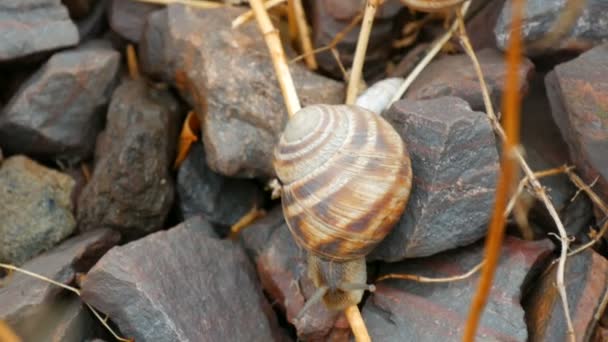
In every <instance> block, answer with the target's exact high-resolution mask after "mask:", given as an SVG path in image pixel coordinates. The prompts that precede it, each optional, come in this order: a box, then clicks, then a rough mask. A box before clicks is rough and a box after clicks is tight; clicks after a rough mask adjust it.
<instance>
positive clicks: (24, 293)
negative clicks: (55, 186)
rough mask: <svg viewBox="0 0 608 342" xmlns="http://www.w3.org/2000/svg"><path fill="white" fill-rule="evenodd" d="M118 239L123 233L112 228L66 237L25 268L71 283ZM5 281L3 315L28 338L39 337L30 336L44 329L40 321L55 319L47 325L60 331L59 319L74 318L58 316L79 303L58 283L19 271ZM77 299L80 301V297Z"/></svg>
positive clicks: (0, 294) (0, 309)
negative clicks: (67, 295) (74, 302)
mask: <svg viewBox="0 0 608 342" xmlns="http://www.w3.org/2000/svg"><path fill="white" fill-rule="evenodd" d="M119 239H120V235H119V234H118V233H117V232H114V231H111V230H109V229H100V230H95V231H91V232H87V233H84V234H81V235H78V236H76V237H73V238H71V239H69V240H66V241H65V242H63V243H62V244H61V245H59V246H57V247H55V248H54V249H52V250H50V251H48V252H46V253H44V254H41V255H39V256H38V257H36V258H34V259H32V260H30V261H29V262H27V263H25V264H24V265H23V266H22V268H24V269H26V270H28V271H32V272H34V273H37V274H40V275H42V276H45V277H47V278H50V279H53V280H55V281H58V282H60V283H62V284H71V283H73V281H74V278H75V276H76V273H77V272H86V271H88V270H89V268H91V266H93V264H94V263H95V262H96V261H97V259H98V258H99V257H101V255H103V254H104V253H105V252H106V251H107V250H108V249H110V248H111V247H112V246H114V245H115V244H116V243H118V241H119ZM3 285H4V286H3V287H0V319H2V320H5V321H6V322H7V323H8V324H9V325H10V326H11V327H12V328H13V329H14V330H15V331H16V332H17V333H18V334H19V335H20V336H22V337H23V338H24V339H25V340H26V341H36V340H38V339H30V338H27V337H30V336H32V334H37V333H38V332H37V331H40V330H45V329H43V326H44V325H43V324H40V323H41V322H55V323H53V324H49V325H48V326H46V327H45V328H48V329H50V330H54V331H58V330H61V329H59V328H58V327H59V326H60V325H59V323H61V322H63V323H62V324H63V325H65V323H66V322H69V321H72V319H69V320H65V319H57V318H58V317H57V315H60V313H61V312H67V313H69V312H72V313H73V312H74V310H73V309H69V310H67V311H64V310H63V309H65V308H66V306H67V307H71V306H73V305H76V304H73V303H72V299H74V298H71V297H68V298H65V296H63V295H64V294H65V292H64V291H65V290H63V289H61V288H59V287H58V286H56V285H53V284H49V283H47V282H45V281H41V280H39V279H36V278H33V277H30V276H28V275H25V274H21V273H17V272H15V273H13V274H12V275H11V276H10V278H8V279H5V280H3ZM66 301H67V303H66ZM76 301H77V302H78V305H79V304H80V301H79V300H76ZM77 311H78V310H77ZM77 316H78V315H77ZM72 317H73V316H72ZM73 319H77V317H75V318H74V317H73ZM66 330H67V329H66ZM66 334H68V332H67V331H66ZM46 336H48V335H46ZM58 341H64V340H63V339H59V340H58Z"/></svg>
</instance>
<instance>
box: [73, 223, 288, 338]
mask: <svg viewBox="0 0 608 342" xmlns="http://www.w3.org/2000/svg"><path fill="white" fill-rule="evenodd" d="M187 222H188V221H186V223H187ZM205 230H206V229H204V227H203V228H202V229H201V228H199V227H198V226H197V225H188V224H182V225H179V226H176V227H174V228H171V229H170V230H168V231H161V232H157V233H154V234H151V235H148V236H146V237H145V238H142V239H139V240H137V241H134V242H131V243H129V244H127V245H124V246H120V247H115V248H113V249H112V250H110V251H109V252H108V253H107V254H106V255H104V256H103V258H101V260H100V261H99V262H98V263H97V264H96V265H95V266H94V267H93V268H92V269H91V271H90V272H89V273H88V274H87V276H86V277H85V279H84V281H83V282H82V298H83V299H84V300H85V301H86V302H87V303H89V304H91V305H93V306H95V307H96V308H99V310H101V311H102V312H104V313H106V314H108V315H109V316H110V317H111V318H112V321H113V322H114V323H116V324H117V325H118V327H119V328H120V330H121V332H122V333H123V334H124V335H126V336H128V337H130V338H134V339H135V341H141V342H145V341H273V340H276V333H277V330H276V329H277V327H276V322H275V319H276V318H275V317H274V312H272V309H271V308H270V305H269V304H268V302H267V301H266V298H265V297H264V295H263V293H262V289H261V287H260V286H259V283H258V280H257V277H256V274H255V270H254V268H253V266H252V265H251V262H250V261H249V259H248V258H247V256H246V254H245V252H244V251H243V249H242V248H241V247H240V246H239V245H238V244H235V243H233V242H231V241H225V240H219V239H217V238H214V237H211V236H209V234H208V233H207V232H206V231H205Z"/></svg>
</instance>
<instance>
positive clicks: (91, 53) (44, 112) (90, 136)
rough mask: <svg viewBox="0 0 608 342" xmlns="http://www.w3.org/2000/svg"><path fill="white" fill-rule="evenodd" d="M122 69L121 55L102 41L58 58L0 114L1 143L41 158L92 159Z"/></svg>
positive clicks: (40, 71)
mask: <svg viewBox="0 0 608 342" xmlns="http://www.w3.org/2000/svg"><path fill="white" fill-rule="evenodd" d="M119 65H120V54H119V53H118V52H117V51H115V50H114V49H112V48H111V47H110V46H109V44H107V43H105V42H102V41H97V42H93V43H91V44H86V45H85V46H82V47H79V48H77V49H74V50H68V51H63V52H59V53H56V54H54V55H53V56H52V57H51V58H50V59H49V60H48V62H47V63H46V64H45V65H44V66H43V67H42V68H41V69H40V70H39V71H38V72H36V73H35V74H34V75H32V76H31V77H30V78H29V80H27V82H25V83H24V84H23V85H22V86H21V88H20V89H19V90H18V91H17V93H16V94H15V95H14V96H13V98H12V99H11V101H10V102H9V103H8V104H7V105H6V108H5V109H4V111H3V112H2V113H0V144H2V146H3V147H4V149H5V150H6V151H7V152H8V153H23V154H27V155H31V156H35V157H39V158H52V159H68V160H71V161H78V160H81V159H84V158H87V157H89V156H90V155H91V154H92V152H93V148H94V146H95V137H96V136H97V133H99V131H101V128H102V127H103V122H104V111H105V109H106V106H107V104H108V102H109V101H110V95H111V93H112V90H113V87H114V86H115V84H116V80H117V76H118V71H119Z"/></svg>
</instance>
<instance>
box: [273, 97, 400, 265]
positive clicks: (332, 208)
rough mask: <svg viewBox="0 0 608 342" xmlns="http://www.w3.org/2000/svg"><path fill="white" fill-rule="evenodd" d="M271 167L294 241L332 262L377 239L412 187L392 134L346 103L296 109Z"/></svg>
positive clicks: (388, 227)
mask: <svg viewBox="0 0 608 342" xmlns="http://www.w3.org/2000/svg"><path fill="white" fill-rule="evenodd" d="M274 168H275V171H276V173H277V176H278V178H279V180H280V181H281V183H282V184H283V191H282V205H283V212H284V215H285V219H286V221H287V224H288V226H289V229H290V231H291V233H292V235H293V236H294V238H295V240H296V242H297V243H298V244H299V245H300V246H302V247H303V248H305V249H306V250H308V251H309V252H312V253H314V254H315V255H318V256H320V257H322V258H326V259H329V260H334V261H347V260H353V259H357V258H360V257H363V256H365V255H367V254H368V253H369V252H370V251H371V250H372V249H373V248H374V247H375V246H376V245H377V244H378V243H379V242H380V241H382V239H384V237H385V236H386V235H387V234H388V233H389V232H390V230H391V229H392V227H393V226H394V224H395V223H396V222H397V220H398V219H399V217H400V216H401V213H402V212H403V210H404V208H405V206H406V204H407V200H408V198H409V193H410V189H411V183H412V170H411V163H410V158H409V154H408V152H407V149H406V146H405V143H404V142H403V140H402V139H401V137H400V136H399V134H398V133H397V132H396V131H395V130H394V129H393V127H392V126H391V125H390V124H389V123H388V122H386V121H385V120H384V119H383V118H382V117H381V116H379V115H376V114H374V113H373V112H371V111H368V110H366V109H363V108H361V107H358V106H349V105H337V106H336V105H314V106H308V107H306V108H304V109H301V110H300V111H298V112H297V113H296V114H295V115H294V116H293V117H292V118H291V119H290V121H289V122H288V123H287V126H286V127H285V130H284V132H283V135H282V136H281V138H280V140H279V143H278V145H277V147H276V149H275V153H274Z"/></svg>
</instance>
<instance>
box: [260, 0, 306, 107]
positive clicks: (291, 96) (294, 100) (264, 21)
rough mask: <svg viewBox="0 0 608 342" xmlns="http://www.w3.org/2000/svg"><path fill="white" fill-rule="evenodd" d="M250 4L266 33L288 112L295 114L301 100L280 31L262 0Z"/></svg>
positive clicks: (261, 29)
mask: <svg viewBox="0 0 608 342" xmlns="http://www.w3.org/2000/svg"><path fill="white" fill-rule="evenodd" d="M249 4H250V5H251V8H252V9H253V12H254V13H255V18H256V21H257V23H258V26H259V28H260V31H262V34H263V35H264V39H265V40H266V45H267V46H268V50H269V51H270V58H271V59H272V64H273V65H274V71H275V73H276V77H277V79H278V81H279V85H280V87H281V93H282V94H283V100H284V101H285V106H286V107H287V113H288V114H289V116H292V115H294V114H295V113H296V112H297V111H298V110H300V108H302V107H301V105H300V100H299V99H298V93H297V92H296V87H295V85H294V83H293V79H292V78H291V73H290V72H289V67H288V66H287V60H286V59H285V51H283V45H281V38H280V37H279V32H278V31H277V30H276V29H275V27H274V25H273V24H272V21H270V17H269V16H268V12H266V9H264V5H263V4H262V0H250V1H249Z"/></svg>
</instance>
